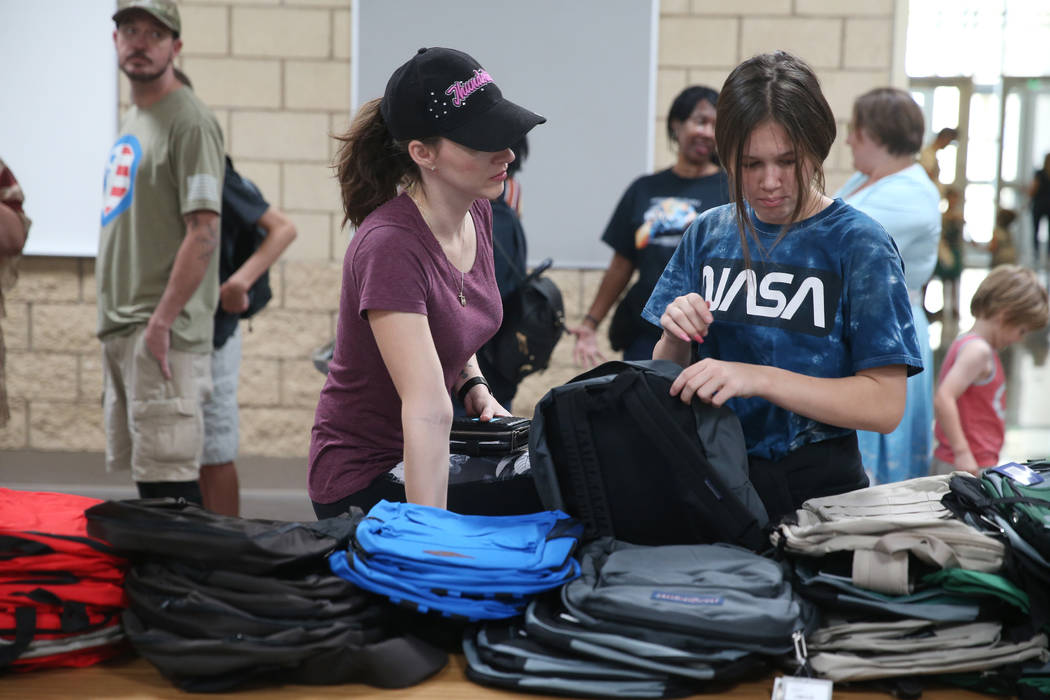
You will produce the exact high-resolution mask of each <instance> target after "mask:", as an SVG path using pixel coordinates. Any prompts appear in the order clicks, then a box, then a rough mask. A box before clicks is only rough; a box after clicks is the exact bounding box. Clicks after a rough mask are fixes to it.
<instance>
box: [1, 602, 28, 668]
mask: <svg viewBox="0 0 1050 700" xmlns="http://www.w3.org/2000/svg"><path fill="white" fill-rule="evenodd" d="M35 634H36V609H35V608H31V607H19V608H15V638H14V639H13V640H12V641H11V642H9V643H6V644H0V669H2V668H6V667H7V666H10V665H11V664H12V663H13V662H14V661H15V660H16V659H18V657H20V656H21V655H22V654H23V653H24V652H25V650H26V649H28V648H29V644H30V642H32V641H33V636H34V635H35Z"/></svg>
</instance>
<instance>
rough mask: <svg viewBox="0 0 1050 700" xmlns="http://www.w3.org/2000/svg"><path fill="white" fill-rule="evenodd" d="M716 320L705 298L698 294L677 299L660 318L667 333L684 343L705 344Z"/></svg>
mask: <svg viewBox="0 0 1050 700" xmlns="http://www.w3.org/2000/svg"><path fill="white" fill-rule="evenodd" d="M714 320H715V318H714V316H712V315H711V310H710V309H709V308H708V306H707V302H706V301H704V298H703V297H702V296H700V295H699V294H697V293H696V292H690V293H689V294H686V295H685V296H681V297H676V298H675V299H674V300H673V301H672V302H671V303H670V304H668V305H667V308H666V309H665V310H664V313H663V315H662V316H660V325H661V326H662V327H663V329H664V330H665V331H667V332H668V333H670V334H671V335H672V336H674V337H675V338H678V339H679V340H681V341H682V342H684V343H688V342H690V341H694V340H695V341H696V342H698V343H702V342H704V336H706V335H707V328H708V326H710V325H711V323H713V322H714Z"/></svg>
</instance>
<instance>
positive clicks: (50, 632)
mask: <svg viewBox="0 0 1050 700" xmlns="http://www.w3.org/2000/svg"><path fill="white" fill-rule="evenodd" d="M98 503H101V501H100V500H98V499H94V498H87V497H84V496H77V495H72V494H63V493H50V492H37V491H16V490H14V489H5V488H0V640H2V641H3V642H6V643H3V644H0V669H3V668H4V667H10V668H13V669H15V670H28V669H30V668H45V667H53V666H86V665H89V664H92V663H96V662H98V661H101V660H102V659H105V658H109V657H110V656H113V655H114V654H115V653H117V652H118V651H120V649H121V647H120V645H119V641H120V639H121V638H122V636H123V635H122V634H120V633H119V624H120V613H121V612H122V611H123V609H124V608H125V607H127V599H126V597H125V595H124V573H125V571H126V569H127V562H126V560H125V559H124V558H123V557H120V556H118V555H117V554H116V553H114V551H113V549H112V548H111V547H110V546H109V545H107V544H106V543H105V542H103V541H102V540H99V539H96V538H94V537H91V536H89V535H88V534H87V519H86V518H85V517H84V511H85V510H86V509H87V508H90V507H91V506H93V505H96V504H98Z"/></svg>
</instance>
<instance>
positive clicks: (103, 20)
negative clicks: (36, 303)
mask: <svg viewBox="0 0 1050 700" xmlns="http://www.w3.org/2000/svg"><path fill="white" fill-rule="evenodd" d="M115 9H116V2H114V0H0V65H3V66H4V71H5V72H4V77H3V87H4V90H3V96H2V97H0V157H2V158H3V160H4V162H6V163H7V165H8V166H9V167H10V168H11V170H12V172H14V174H15V177H16V178H17V179H18V182H19V184H21V185H22V189H23V190H24V191H25V210H26V214H28V216H29V218H31V219H32V220H33V226H32V228H31V229H30V230H29V240H28V241H27V242H26V247H25V251H24V252H25V253H26V254H28V255H68V256H82V257H94V256H95V255H96V254H97V252H98V233H99V221H100V216H101V214H100V212H101V207H102V175H103V168H104V167H105V164H106V156H107V154H108V153H109V149H110V147H111V146H112V145H113V139H114V138H115V136H116V133H117V101H118V97H117V70H116V64H117V61H116V54H115V53H114V49H113V38H112V37H113V19H112V17H113V12H114V10H115Z"/></svg>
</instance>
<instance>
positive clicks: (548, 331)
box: [480, 237, 565, 384]
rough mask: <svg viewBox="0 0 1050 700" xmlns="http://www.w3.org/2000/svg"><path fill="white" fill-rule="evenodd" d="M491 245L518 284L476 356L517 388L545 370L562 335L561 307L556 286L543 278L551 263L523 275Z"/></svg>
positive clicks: (563, 321) (541, 265) (563, 324)
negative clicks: (493, 333)
mask: <svg viewBox="0 0 1050 700" xmlns="http://www.w3.org/2000/svg"><path fill="white" fill-rule="evenodd" d="M492 242H493V243H494V244H495V248H496V250H498V251H499V254H500V255H502V256H503V258H504V259H505V260H506V261H507V264H508V266H509V267H510V269H511V270H513V271H514V274H515V275H516V276H517V277H518V278H519V280H520V281H519V282H518V287H517V289H515V290H514V291H513V292H512V293H511V294H510V296H508V297H507V299H506V300H505V301H504V304H503V324H502V325H501V326H500V329H499V330H498V331H497V332H496V335H495V336H493V338H492V340H490V341H489V342H488V343H486V344H485V345H484V347H482V349H481V351H480V352H481V353H482V354H483V355H484V356H485V360H486V362H488V364H489V366H490V367H492V368H494V369H495V371H496V372H498V373H499V374H500V375H501V376H502V378H503V379H505V380H507V381H508V382H511V383H513V384H517V383H518V382H520V381H521V380H522V379H523V378H525V377H527V376H528V375H530V374H532V373H533V372H538V371H540V370H543V369H546V368H547V365H548V364H549V363H550V358H551V353H553V352H554V346H555V345H557V344H558V341H559V340H560V339H561V336H562V334H563V333H564V332H565V304H564V303H563V302H562V298H561V290H559V289H558V286H557V285H556V284H554V282H553V281H551V280H550V279H549V278H547V277H544V276H543V273H544V272H546V271H547V269H548V268H549V267H550V266H551V264H552V263H553V261H552V260H551V259H550V258H547V259H546V260H544V261H543V262H541V263H540V264H539V265H537V266H536V267H535V268H533V270H532V272H530V273H528V274H525V271H524V270H519V269H518V268H517V266H516V265H515V264H514V260H513V259H512V258H511V257H510V255H508V254H507V252H506V251H505V250H504V249H503V246H501V245H500V243H499V241H498V240H496V238H495V237H493V239H492Z"/></svg>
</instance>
